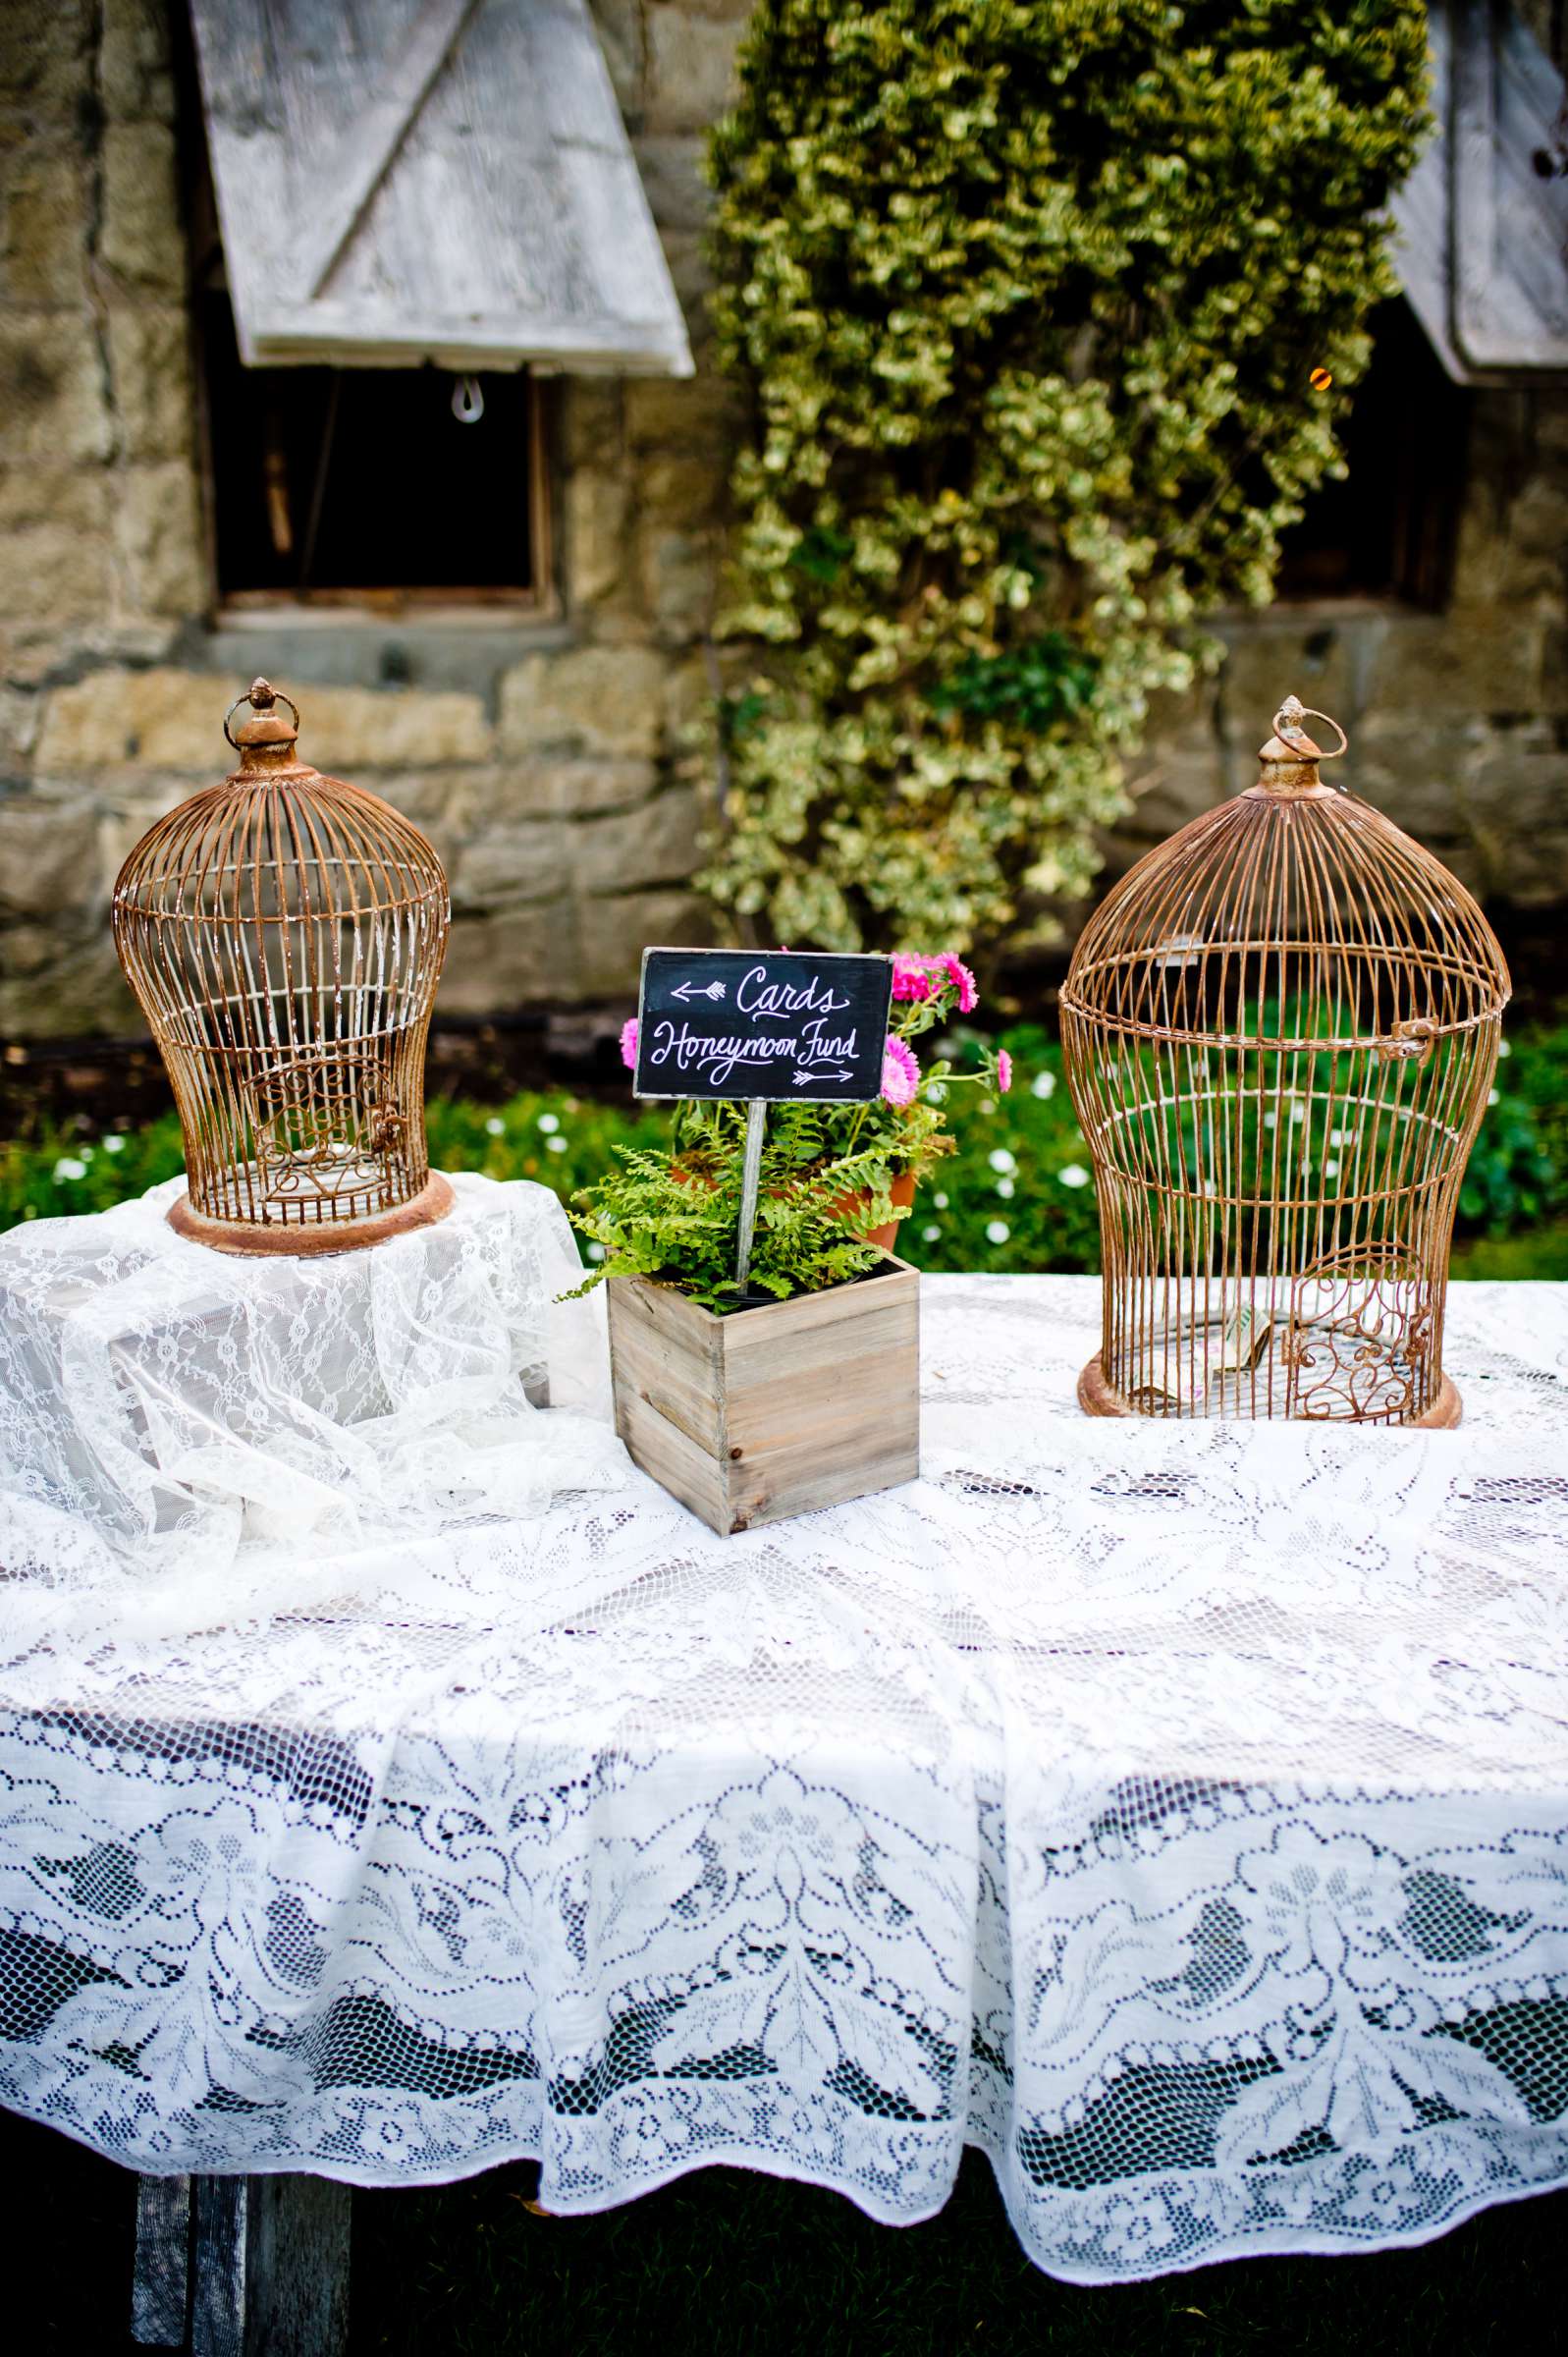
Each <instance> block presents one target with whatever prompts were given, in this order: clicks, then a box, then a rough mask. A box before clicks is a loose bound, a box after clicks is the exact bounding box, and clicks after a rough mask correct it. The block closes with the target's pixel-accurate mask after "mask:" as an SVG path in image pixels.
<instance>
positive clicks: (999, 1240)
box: [986, 1220, 1012, 1244]
mask: <svg viewBox="0 0 1568 2357" xmlns="http://www.w3.org/2000/svg"><path fill="white" fill-rule="evenodd" d="M1011 1233H1012V1230H1011V1229H1010V1228H1009V1227H1008V1225H1007V1223H1006V1221H1005V1220H988V1221H987V1222H986V1237H987V1240H988V1242H990V1243H993V1244H1004V1243H1005V1242H1006V1240H1007V1238H1008V1236H1009V1235H1011Z"/></svg>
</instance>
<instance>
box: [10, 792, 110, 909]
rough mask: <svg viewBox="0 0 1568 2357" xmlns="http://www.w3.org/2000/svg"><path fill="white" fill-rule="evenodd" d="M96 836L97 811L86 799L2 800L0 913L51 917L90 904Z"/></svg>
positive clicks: (94, 875)
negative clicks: (67, 800) (50, 800)
mask: <svg viewBox="0 0 1568 2357" xmlns="http://www.w3.org/2000/svg"><path fill="white" fill-rule="evenodd" d="M97 833H98V816H97V812H96V811H95V810H94V809H93V807H92V805H91V804H90V803H89V802H86V801H70V802H45V801H36V802H35V801H33V800H32V799H31V798H30V797H29V796H22V795H19V796H17V797H15V798H13V799H10V800H7V801H0V912H3V913H4V914H5V915H7V916H20V917H49V916H58V915H60V914H62V913H63V912H65V911H68V910H72V909H77V908H81V906H82V905H83V904H86V903H89V902H90V901H91V899H92V897H93V888H94V885H95V882H96V879H97V873H98V863H97V858H96V850H97Z"/></svg>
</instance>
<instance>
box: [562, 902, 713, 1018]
mask: <svg viewBox="0 0 1568 2357" xmlns="http://www.w3.org/2000/svg"><path fill="white" fill-rule="evenodd" d="M712 939H713V910H712V908H711V907H710V906H709V904H708V903H707V902H706V901H704V900H701V899H699V897H698V896H697V894H695V893H694V892H681V891H667V892H623V893H616V894H614V895H613V896H609V897H606V898H604V899H602V900H592V901H583V902H582V903H581V904H579V906H578V910H577V942H578V964H577V989H578V994H579V995H580V996H581V997H583V998H585V999H611V998H631V997H634V996H635V994H636V988H637V976H638V973H639V971H640V970H641V965H642V953H643V951H644V949H646V948H647V947H649V946H650V944H651V945H654V946H658V945H661V944H662V945H666V946H668V947H670V948H680V949H701V948H703V947H704V946H705V945H706V944H707V943H709V942H710V941H711V940H712ZM556 995H558V996H562V997H564V996H566V995H567V994H566V993H565V992H560V993H557V994H556Z"/></svg>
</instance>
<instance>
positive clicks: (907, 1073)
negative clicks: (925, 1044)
mask: <svg viewBox="0 0 1568 2357" xmlns="http://www.w3.org/2000/svg"><path fill="white" fill-rule="evenodd" d="M919 1087H920V1067H919V1065H918V1064H917V1063H916V1062H915V1052H914V1050H913V1048H911V1047H910V1046H909V1045H908V1043H907V1042H906V1041H904V1040H901V1039H894V1037H893V1035H892V1032H891V1031H890V1032H889V1034H888V1044H887V1046H886V1047H885V1048H884V1049H883V1051H882V1093H883V1096H884V1098H885V1100H886V1101H887V1103H888V1104H890V1105H912V1104H913V1103H914V1101H915V1095H916V1092H917V1090H918V1089H919Z"/></svg>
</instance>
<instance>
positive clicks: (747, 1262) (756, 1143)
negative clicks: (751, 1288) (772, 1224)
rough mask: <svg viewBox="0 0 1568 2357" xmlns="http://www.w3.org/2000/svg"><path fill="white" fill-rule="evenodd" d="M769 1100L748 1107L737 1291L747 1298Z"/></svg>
mask: <svg viewBox="0 0 1568 2357" xmlns="http://www.w3.org/2000/svg"><path fill="white" fill-rule="evenodd" d="M767 1125H768V1101H767V1099H766V1098H765V1097H753V1098H752V1099H751V1100H750V1102H749V1103H748V1105H747V1107H746V1155H745V1160H744V1162H742V1164H741V1166H740V1243H739V1248H738V1250H737V1251H736V1253H735V1290H736V1292H737V1293H739V1294H741V1295H742V1296H744V1293H745V1290H746V1280H747V1278H748V1277H749V1276H750V1274H751V1235H752V1231H753V1229H754V1228H755V1227H756V1225H757V1181H758V1179H759V1178H760V1177H761V1175H762V1133H763V1131H764V1129H765V1128H766V1127H767Z"/></svg>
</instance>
